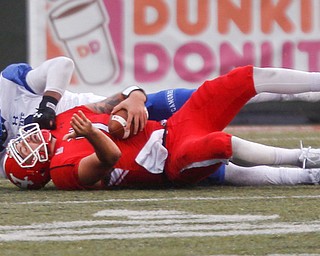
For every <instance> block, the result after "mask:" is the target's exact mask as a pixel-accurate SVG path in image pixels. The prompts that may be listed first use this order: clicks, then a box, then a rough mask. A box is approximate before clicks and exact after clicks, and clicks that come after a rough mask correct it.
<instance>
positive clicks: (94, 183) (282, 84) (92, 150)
mask: <svg viewBox="0 0 320 256" xmlns="http://www.w3.org/2000/svg"><path fill="white" fill-rule="evenodd" d="M308 91H317V92H318V91H320V74H319V73H309V72H302V71H295V70H287V69H276V68H254V67H252V66H247V67H240V68H236V69H235V70H233V71H232V72H230V73H228V74H227V75H224V76H221V77H218V78H216V79H214V80H211V81H206V82H205V83H203V84H202V85H201V86H200V87H199V89H198V90H197V91H196V92H194V93H193V95H192V96H191V98H190V99H189V100H188V101H187V103H186V104H185V105H184V106H183V107H182V108H181V109H180V110H179V111H178V112H177V113H176V114H175V115H173V117H171V118H169V119H168V121H167V123H166V124H165V126H163V124H162V123H159V122H155V121H148V122H147V125H146V126H145V129H144V130H143V131H142V132H140V133H138V134H137V135H136V136H134V137H132V138H130V139H127V140H116V139H113V140H112V139H111V138H110V137H109V136H108V133H107V132H106V131H105V132H103V130H105V128H104V127H105V125H106V120H108V117H109V116H108V115H106V114H97V111H96V110H97V109H96V108H95V107H94V105H92V104H91V105H88V106H86V107H85V106H83V107H77V108H74V109H72V110H69V111H67V112H65V113H63V114H61V115H59V116H58V118H57V128H58V129H57V130H55V131H52V132H51V133H52V135H53V139H51V140H50V141H49V142H46V143H47V144H48V145H47V146H48V153H49V157H47V159H50V175H51V178H52V180H53V182H54V184H55V185H56V186H57V187H58V188H59V189H90V188H102V187H104V186H103V185H104V184H103V183H105V182H102V181H105V180H107V179H108V177H109V176H110V173H111V172H112V171H113V170H117V169H121V170H127V171H130V172H131V173H134V172H149V173H151V174H157V175H161V176H162V177H164V179H165V180H168V181H169V182H170V183H173V184H174V185H179V186H180V185H187V184H195V183H197V182H199V181H201V180H203V179H204V178H206V177H207V176H209V175H210V174H211V173H212V172H214V170H216V169H217V168H218V167H219V166H220V165H221V163H227V162H228V161H229V160H231V161H232V162H234V163H237V162H247V163H250V162H251V163H252V162H255V161H257V162H264V164H271V165H272V164H277V165H294V166H302V165H303V166H304V167H306V168H318V167H319V164H320V163H319V150H314V149H305V148H302V149H281V148H279V149H278V152H277V153H275V152H274V148H272V150H271V151H272V153H271V154H269V155H266V154H263V155H265V156H264V159H261V160H260V161H259V158H258V159H255V154H256V153H257V152H255V150H250V148H249V150H244V149H245V146H247V145H248V144H247V143H249V144H250V142H246V141H244V140H242V139H240V138H237V137H235V136H232V135H231V134H227V133H225V132H223V129H224V128H225V127H226V126H227V125H228V124H229V122H230V121H231V120H232V119H233V117H234V116H235V115H236V114H237V113H238V111H239V110H240V109H241V108H242V106H243V105H244V104H245V103H246V102H247V101H248V100H249V99H250V98H252V97H253V96H254V95H256V94H259V93H263V92H269V93H287V94H295V93H303V92H308ZM100 111H101V110H100ZM70 119H71V123H69V120H70ZM70 128H73V131H71V133H69V132H70ZM27 133H28V132H27V131H24V132H22V134H27ZM66 134H67V135H66ZM65 135H66V136H65ZM37 136H40V135H37ZM37 136H33V137H27V139H25V140H20V139H18V140H15V141H13V142H12V143H11V144H10V145H9V153H11V156H10V155H9V157H14V158H8V159H7V161H6V162H8V163H10V161H8V160H10V159H14V161H15V162H18V163H19V165H20V167H22V168H23V167H25V168H34V167H35V166H36V164H37V163H38V162H41V161H40V160H39V159H41V158H42V157H40V156H39V155H41V154H39V153H37V152H39V151H40V152H42V151H41V148H43V146H42V147H40V148H37V149H36V150H35V152H33V153H32V154H31V155H29V154H25V153H24V151H26V152H29V151H30V150H33V147H31V146H30V145H28V143H29V142H30V141H35V142H38V140H39V139H38V137H37ZM101 141H104V142H105V143H100V142H101ZM21 144H22V146H21ZM36 144H37V143H36ZM27 145H28V146H27ZM39 149H40V150H39ZM265 150H266V151H268V147H267V148H266V149H265ZM14 152H17V153H14ZM263 153H266V152H263ZM44 159H46V158H44ZM252 159H254V161H253V160H252ZM46 161H48V160H46ZM24 163H27V165H30V166H27V167H26V166H23V164H24ZM6 172H7V174H8V173H9V174H10V173H12V175H14V169H13V168H12V166H11V167H10V164H8V165H6Z"/></svg>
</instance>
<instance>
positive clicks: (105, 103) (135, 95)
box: [87, 87, 147, 114]
mask: <svg viewBox="0 0 320 256" xmlns="http://www.w3.org/2000/svg"><path fill="white" fill-rule="evenodd" d="M137 88H138V87H137ZM127 98H130V100H131V99H133V101H135V102H139V101H141V102H143V103H145V102H146V99H147V96H146V94H145V92H144V91H143V90H142V89H141V90H140V89H139V90H138V89H136V90H133V91H132V92H130V93H129V94H128V95H125V94H123V93H117V94H115V95H113V96H111V97H108V98H106V99H104V100H102V101H100V102H96V103H92V104H88V105H87V107H88V108H89V109H91V110H92V111H94V112H95V113H105V114H111V112H112V110H113V108H114V107H115V106H117V105H118V104H119V103H120V102H122V101H124V100H126V99H127Z"/></svg>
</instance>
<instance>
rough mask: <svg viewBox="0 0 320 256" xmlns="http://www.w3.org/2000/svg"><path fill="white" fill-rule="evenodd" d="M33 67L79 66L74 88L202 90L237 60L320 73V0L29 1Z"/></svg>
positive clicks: (100, 90)
mask: <svg viewBox="0 0 320 256" xmlns="http://www.w3.org/2000/svg"><path fill="white" fill-rule="evenodd" d="M28 5H29V6H28V7H29V11H28V12H29V13H28V17H29V24H28V25H29V58H30V62H31V64H32V65H33V66H36V65H38V64H40V63H41V62H42V61H43V60H45V59H48V58H52V57H55V56H59V55H66V56H69V57H71V58H72V59H73V60H74V62H75V66H76V71H75V75H74V77H73V79H72V84H71V85H70V88H69V89H70V90H72V91H76V92H94V93H96V94H101V95H110V94H111V93H115V92H118V91H120V90H122V89H124V88H125V87H127V86H128V85H133V84H138V85H140V86H142V87H143V88H144V89H145V90H146V91H147V92H154V91H158V90H161V89H168V88H177V87H185V88H196V87H198V86H199V85H200V84H201V83H202V82H203V81H204V80H206V79H211V78H213V77H216V76H218V75H221V74H225V73H226V72H228V71H230V70H231V69H233V68H234V67H236V66H241V65H248V64H253V65H255V66H259V67H269V66H270V67H286V68H295V69H301V70H306V71H320V61H319V57H320V1H318V0H29V3H28Z"/></svg>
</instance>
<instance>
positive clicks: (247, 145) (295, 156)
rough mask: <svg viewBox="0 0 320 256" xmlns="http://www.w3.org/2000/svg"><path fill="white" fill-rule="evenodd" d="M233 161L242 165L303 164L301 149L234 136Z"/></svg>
mask: <svg viewBox="0 0 320 256" xmlns="http://www.w3.org/2000/svg"><path fill="white" fill-rule="evenodd" d="M231 142H232V151H233V154H232V162H233V163H236V164H239V165H241V166H255V165H294V166H299V167H300V166H301V165H302V163H301V162H300V161H299V156H300V154H301V150H300V149H286V148H279V147H272V146H266V145H262V144H259V143H255V142H251V141H247V140H244V139H240V138H238V137H236V136H232V140H231Z"/></svg>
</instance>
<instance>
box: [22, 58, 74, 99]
mask: <svg viewBox="0 0 320 256" xmlns="http://www.w3.org/2000/svg"><path fill="white" fill-rule="evenodd" d="M73 71H74V63H73V61H72V60H71V59H69V58H67V57H57V58H53V59H50V60H47V61H45V62H43V63H42V64H41V65H40V66H39V67H37V68H35V69H32V70H30V71H29V72H28V73H27V75H26V82H27V84H28V86H29V88H31V90H32V91H33V92H34V93H36V94H40V95H41V94H43V93H44V92H45V91H53V92H57V93H59V94H60V95H62V94H63V93H64V91H65V90H66V88H67V86H68V85H69V83H70V81H71V77H72V74H73Z"/></svg>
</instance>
